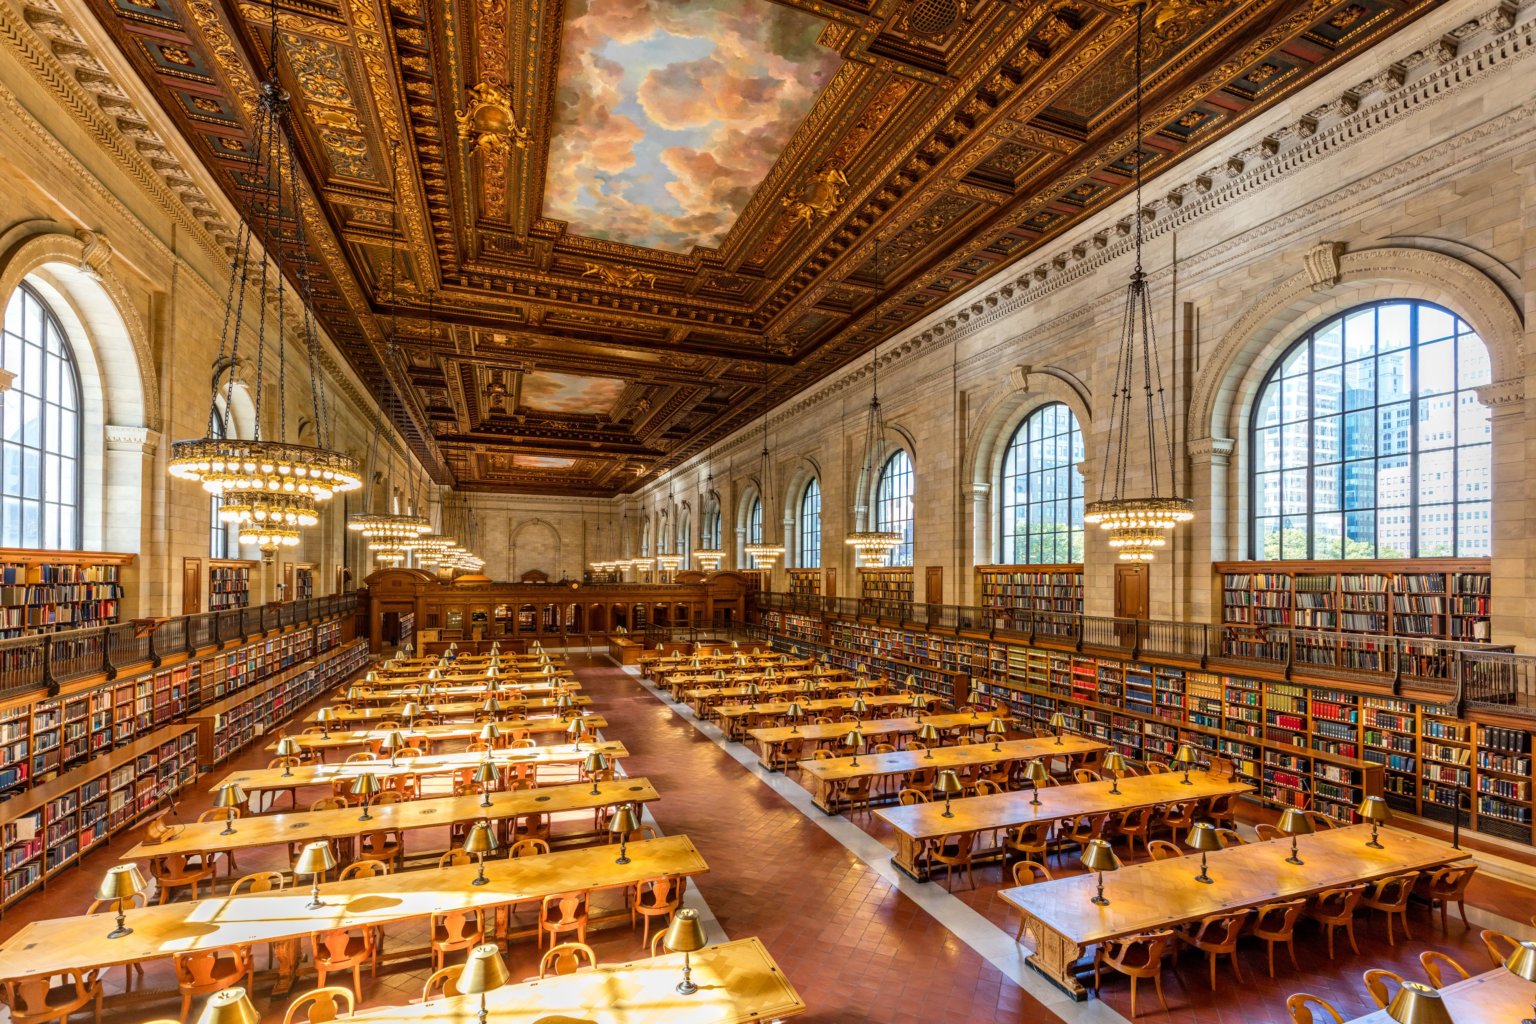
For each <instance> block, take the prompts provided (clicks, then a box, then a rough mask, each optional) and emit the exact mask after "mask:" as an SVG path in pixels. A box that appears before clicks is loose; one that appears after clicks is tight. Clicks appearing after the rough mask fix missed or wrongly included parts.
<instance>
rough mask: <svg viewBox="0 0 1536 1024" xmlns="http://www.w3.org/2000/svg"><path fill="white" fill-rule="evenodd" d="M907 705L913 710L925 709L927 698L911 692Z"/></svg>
mask: <svg viewBox="0 0 1536 1024" xmlns="http://www.w3.org/2000/svg"><path fill="white" fill-rule="evenodd" d="M909 703H910V704H911V705H912V706H913V707H915V708H926V707H927V706H928V698H926V697H924V696H923V695H922V694H920V693H918V692H917V691H916V690H914V691H912V699H911V701H909Z"/></svg>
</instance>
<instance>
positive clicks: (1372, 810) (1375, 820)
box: [1357, 796, 1536, 980]
mask: <svg viewBox="0 0 1536 1024" xmlns="http://www.w3.org/2000/svg"><path fill="white" fill-rule="evenodd" d="M1357 813H1359V815H1360V820H1361V821H1369V822H1371V823H1372V824H1376V825H1380V824H1381V823H1382V822H1384V821H1387V820H1388V819H1389V818H1391V817H1392V809H1391V808H1390V807H1388V806H1387V801H1386V800H1384V799H1383V798H1381V797H1379V796H1368V797H1366V798H1365V799H1364V800H1362V801H1360V807H1359V808H1358V812H1357ZM1532 980H1536V979H1532Z"/></svg>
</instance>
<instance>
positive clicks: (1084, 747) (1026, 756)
mask: <svg viewBox="0 0 1536 1024" xmlns="http://www.w3.org/2000/svg"><path fill="white" fill-rule="evenodd" d="M999 746H1000V747H1001V748H1002V749H1001V750H993V749H992V744H990V743H972V744H967V745H966V746H963V747H934V748H933V749H932V750H898V751H896V752H895V753H894V754H860V755H859V756H858V757H857V758H855V757H851V756H850V757H834V758H832V759H830V760H827V761H816V760H811V761H801V762H800V769H801V770H802V771H803V772H805V774H807V775H809V776H810V777H811V778H813V779H815V780H816V792H815V794H814V795H813V796H812V798H811V799H812V801H813V802H814V803H815V804H816V806H817V807H820V808H821V809H822V810H824V811H826V812H827V813H828V814H836V813H837V812H838V811H839V810H840V808H839V806H838V804H839V803H840V798H839V797H838V790H839V788H840V787H841V786H842V785H843V784H844V783H846V782H847V781H848V780H850V779H862V778H875V777H879V776H882V775H904V774H906V773H907V772H916V771H922V770H923V769H924V768H932V769H933V770H934V771H936V772H937V771H943V770H944V769H945V768H955V769H959V768H973V767H976V766H978V765H989V764H999V763H1001V762H1003V761H1027V760H1030V759H1031V758H1036V757H1069V756H1072V755H1074V754H1091V753H1094V752H1095V751H1102V750H1107V749H1109V748H1108V745H1107V744H1104V743H1100V742H1099V741H1098V740H1090V739H1084V738H1083V737H1081V736H1073V735H1067V736H1063V737H1062V740H1061V743H1060V744H1058V743H1057V742H1056V740H1055V739H1050V738H1046V739H1027V740H1008V741H1007V742H1005V743H1002V744H999ZM929 754H932V755H933V756H932V757H929V756H928V755H929ZM854 761H857V762H858V764H857V765H855V764H854V763H853V762H854Z"/></svg>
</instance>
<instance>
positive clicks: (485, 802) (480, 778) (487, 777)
mask: <svg viewBox="0 0 1536 1024" xmlns="http://www.w3.org/2000/svg"><path fill="white" fill-rule="evenodd" d="M500 778H501V773H500V772H499V771H497V770H496V765H495V764H493V763H492V762H491V759H490V758H486V759H485V760H484V761H481V762H480V763H479V764H477V765H475V775H474V779H475V781H476V782H477V783H479V784H480V793H481V799H480V806H481V807H489V806H491V792H492V791H493V790H495V788H496V783H497V782H498V781H499V780H500Z"/></svg>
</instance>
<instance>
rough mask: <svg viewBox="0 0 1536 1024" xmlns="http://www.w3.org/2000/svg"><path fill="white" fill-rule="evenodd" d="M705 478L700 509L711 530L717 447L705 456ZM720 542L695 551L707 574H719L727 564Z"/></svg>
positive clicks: (711, 447) (706, 528)
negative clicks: (711, 505)
mask: <svg viewBox="0 0 1536 1024" xmlns="http://www.w3.org/2000/svg"><path fill="white" fill-rule="evenodd" d="M704 466H705V477H704V493H703V494H702V495H701V496H700V499H699V508H700V509H702V510H703V512H704V522H703V527H704V529H705V530H708V529H710V528H711V527H710V523H711V521H712V520H711V518H710V502H711V501H713V500H714V494H715V446H714V445H710V446H709V451H708V452H707V453H706V454H705V456H704ZM719 543H720V540H719V538H718V537H717V538H715V546H712V547H701V548H697V549H695V551H694V552H693V557H694V558H696V559H698V560H699V568H700V569H703V570H704V571H705V572H718V571H719V569H720V566H721V564H723V563H724V562H725V552H724V551H722V550H720V548H719V546H718V545H719Z"/></svg>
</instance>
